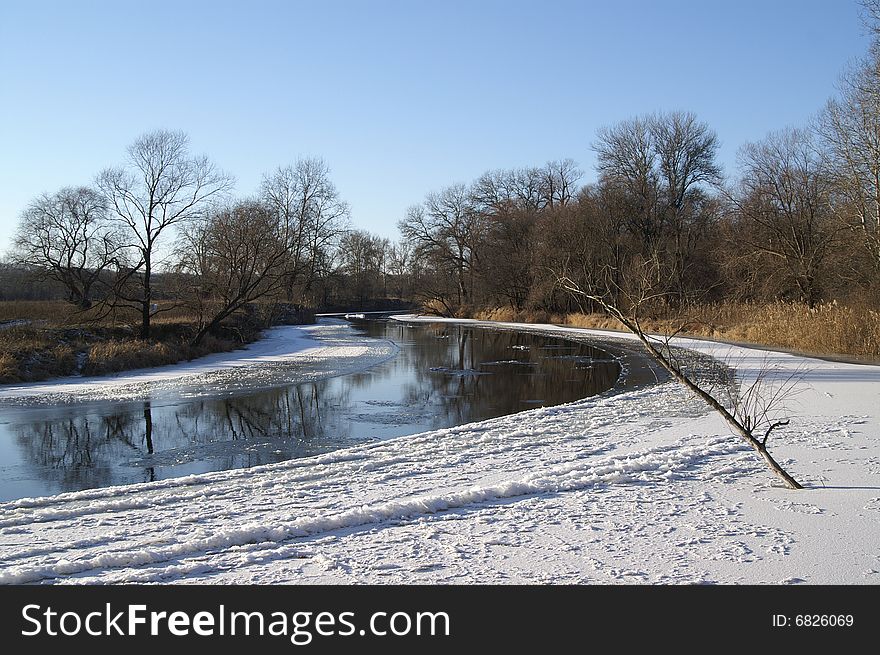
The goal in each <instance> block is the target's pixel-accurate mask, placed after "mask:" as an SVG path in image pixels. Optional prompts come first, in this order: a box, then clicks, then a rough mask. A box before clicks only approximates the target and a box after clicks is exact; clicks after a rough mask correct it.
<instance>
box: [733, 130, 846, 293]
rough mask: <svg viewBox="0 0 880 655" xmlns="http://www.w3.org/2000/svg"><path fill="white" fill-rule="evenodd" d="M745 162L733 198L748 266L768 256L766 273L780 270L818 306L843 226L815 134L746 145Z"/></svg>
mask: <svg viewBox="0 0 880 655" xmlns="http://www.w3.org/2000/svg"><path fill="white" fill-rule="evenodd" d="M740 165H741V168H742V171H743V172H742V178H741V182H740V189H739V192H738V193H737V194H735V195H734V196H732V199H733V201H734V204H735V207H736V212H737V216H736V217H734V219H735V220H739V221H741V222H742V223H743V225H742V229H740V230H738V231H737V235H738V240H739V241H740V243H742V244H744V245H745V246H746V252H745V256H747V257H748V258H749V266H752V267H758V266H760V265H761V259H760V256H763V257H764V258H765V259H769V263H768V266H769V269H770V270H769V271H766V272H765V274H766V273H768V272H770V273H772V269H773V268H781V269H782V270H783V271H785V274H786V276H787V277H788V278H789V279H790V280H793V282H794V284H795V285H796V288H797V290H798V293H799V297H800V299H801V300H803V301H804V302H806V303H807V304H808V305H809V306H810V307H812V306H814V305H815V304H816V303H817V302H818V301H819V300H820V299H821V296H822V278H823V275H822V273H823V271H824V269H825V265H826V262H827V260H828V258H829V256H830V254H831V252H832V250H833V247H834V244H835V243H836V240H837V236H838V234H839V232H840V230H841V226H840V224H839V223H838V222H837V221H835V220H833V214H832V209H831V207H832V204H831V194H832V190H831V185H830V180H829V175H828V172H827V169H826V167H825V163H824V161H823V159H822V157H821V155H820V154H819V153H818V152H817V150H816V148H815V146H814V144H813V143H812V139H811V137H810V134H809V133H808V132H805V131H803V130H793V129H790V130H785V131H782V132H777V133H773V134H771V135H770V136H769V137H767V139H765V140H764V141H762V142H759V143H752V144H747V145H746V146H744V147H743V148H742V150H741V151H740ZM756 254H757V255H758V256H757V257H756Z"/></svg>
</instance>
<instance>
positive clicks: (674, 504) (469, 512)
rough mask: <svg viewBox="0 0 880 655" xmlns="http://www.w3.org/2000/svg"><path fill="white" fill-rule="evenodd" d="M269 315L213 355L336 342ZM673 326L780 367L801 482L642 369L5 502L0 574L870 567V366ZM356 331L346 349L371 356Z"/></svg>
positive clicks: (856, 579)
mask: <svg viewBox="0 0 880 655" xmlns="http://www.w3.org/2000/svg"><path fill="white" fill-rule="evenodd" d="M407 320H412V321H416V320H427V319H420V318H418V317H408V318H407ZM430 320H435V319H430ZM507 327H515V328H517V329H537V330H541V331H555V332H558V333H562V334H564V333H571V332H575V333H580V334H586V335H590V336H594V337H601V338H615V339H620V338H625V337H623V336H622V335H620V334H618V333H610V332H602V331H596V330H578V329H573V328H557V327H554V326H515V325H507ZM281 330H282V331H281V332H279V333H273V334H275V335H277V336H278V338H279V339H281V341H282V342H284V343H275V344H274V345H272V344H271V343H269V344H266V343H260V344H255V345H254V347H253V348H252V349H251V350H250V351H243V352H242V353H237V354H235V356H233V357H231V358H230V359H229V360H228V361H227V363H226V364H225V365H228V366H235V367H246V366H248V365H249V364H248V363H247V362H249V361H257V360H256V359H254V358H259V357H270V358H281V359H283V360H285V361H289V362H296V361H298V359H299V358H310V361H318V360H322V361H323V362H324V365H325V366H328V367H330V368H333V369H334V370H342V369H341V367H340V366H337V365H336V360H335V359H334V357H335V355H334V354H333V349H334V348H339V347H352V348H355V347H356V346H355V345H353V344H352V345H351V346H344V345H343V346H340V345H339V344H338V343H337V342H331V341H325V342H324V345H322V344H321V343H320V342H317V341H315V340H314V339H311V337H310V336H309V332H308V331H306V330H302V329H300V328H297V329H296V330H291V331H288V332H286V333H285V332H283V331H284V330H285V328H282V329H281ZM311 336H314V334H312V335H311ZM270 338H274V336H270ZM334 343H335V344H336V345H332V344H334ZM676 345H680V346H682V347H686V348H690V349H693V350H696V351H698V352H700V353H704V354H707V355H711V356H714V357H717V358H719V359H721V360H723V361H726V362H728V363H730V364H731V365H733V366H735V367H736V370H737V372H738V375H739V377H740V379H741V380H744V381H746V383H747V382H748V380H751V379H754V378H755V376H757V375H758V374H759V372H760V371H761V369H762V368H766V367H770V369H771V370H772V371H773V372H774V374H775V375H777V376H779V378H780V379H786V377H787V376H788V375H790V373H792V372H795V373H797V379H796V383H795V386H796V391H797V394H796V395H794V396H793V397H792V398H791V400H790V401H789V404H788V411H789V415H790V417H791V418H792V422H791V424H790V425H789V426H787V427H786V428H783V429H780V430H779V431H778V433H777V432H774V435H773V436H772V437H771V442H770V443H771V451H772V452H773V453H774V454H775V455H776V456H777V458H778V459H779V460H780V461H781V462H782V463H783V464H784V465H785V466H786V467H787V468H788V469H789V470H790V472H791V473H793V474H794V475H795V477H797V478H798V479H799V480H800V481H801V482H802V483H804V484H805V485H806V487H807V488H806V489H804V490H801V491H792V490H789V489H786V488H784V487H782V486H781V485H780V483H779V482H777V480H776V479H775V478H774V477H773V476H772V475H771V474H770V473H769V471H768V470H767V469H766V467H765V466H764V465H763V464H762V463H761V462H760V461H759V460H758V458H757V457H756V456H755V455H754V453H753V452H752V451H750V450H748V449H747V448H746V447H745V446H744V445H743V444H742V442H741V441H740V440H738V439H737V438H735V437H733V436H732V435H731V434H730V431H729V429H728V428H727V426H726V424H725V423H724V422H723V421H722V420H721V419H720V418H719V417H718V416H716V415H715V414H713V413H711V412H709V411H708V410H707V408H706V407H705V406H704V405H702V404H701V403H700V401H698V400H697V399H696V398H694V397H693V396H691V395H689V394H688V392H687V391H686V390H685V389H683V388H682V387H681V386H680V385H678V384H677V383H674V382H663V383H660V384H656V385H653V386H649V387H642V388H639V389H626V388H622V389H618V390H615V391H612V392H608V393H606V394H603V395H600V396H595V397H592V398H589V399H585V400H582V401H579V402H575V403H570V404H567V405H562V406H557V407H550V408H537V409H532V410H529V411H526V412H521V413H518V414H514V415H510V416H505V417H500V418H497V419H491V420H488V421H482V422H479V423H472V424H468V425H462V426H458V427H455V428H449V429H444V430H437V431H433V432H426V433H422V434H419V435H413V436H409V437H402V438H398V439H393V440H388V441H382V442H376V443H371V444H369V445H365V446H361V447H357V448H351V449H346V450H340V451H336V452H333V453H328V454H325V455H321V456H318V457H313V458H308V459H298V460H291V461H287V462H282V463H279V464H272V465H268V466H263V467H257V468H252V469H240V470H233V471H225V472H220V473H209V474H202V475H196V476H190V477H187V478H176V479H173V480H165V481H161V482H157V483H149V484H143V485H132V486H128V487H115V488H106V489H97V490H91V491H84V492H77V493H70V494H62V495H59V496H53V497H47V498H33V499H23V500H19V501H14V502H9V503H5V504H2V505H0V561H2V562H3V564H2V567H0V582H4V583H36V582H60V583H127V582H128V583H131V582H137V583H144V582H175V583H177V582H191V583H208V582H210V583H424V584H436V583H534V584H544V583H630V584H632V583H659V584H669V583H728V584H744V583H774V584H777V583H778V584H783V583H784V584H794V583H801V582H806V583H810V584H832V583H858V584H862V583H870V584H876V583H877V582H878V581H880V573H878V571H880V425H878V419H880V367H878V366H867V365H858V364H845V363H838V362H831V361H825V360H819V359H809V358H803V357H798V356H794V355H789V354H784V353H775V352H767V351H762V350H755V349H749V348H744V347H738V346H728V345H724V344H717V343H713V342H707V341H700V340H688V339H679V340H677V341H676ZM359 347H360V348H363V351H362V352H361V353H360V354H359V355H352V353H349V355H352V356H351V358H350V359H349V360H348V361H347V363H346V366H352V367H353V366H355V362H356V361H360V362H361V364H362V365H368V364H369V363H371V362H374V361H375V360H376V359H378V358H381V357H387V356H388V353H387V345H386V346H385V350H383V348H382V347H378V346H375V347H371V346H370V345H368V344H361V345H360V346H359ZM320 348H324V349H325V350H324V351H320V350H319V349H320ZM371 348H372V349H371ZM227 357H228V355H227ZM221 361H222V360H221V359H218V360H217V361H216V362H214V363H213V365H217V364H218V363H220V362H221ZM203 364H206V363H205V362H199V363H192V364H191V365H190V367H191V368H189V369H188V370H189V372H188V373H186V375H193V374H194V373H193V371H202V372H204V371H203V370H202V369H201V368H199V367H201V366H202V365H203ZM184 368H186V367H184ZM171 374H173V370H172V369H171V368H168V369H167V370H164V371H162V372H158V371H153V372H150V373H143V374H140V375H145V376H147V378H143V377H141V378H140V379H141V380H144V379H152V378H150V377H149V376H152V375H160V376H161V375H171ZM129 375H130V374H129ZM127 377H128V375H127V376H120V378H121V379H125V378H127ZM163 379H165V378H163ZM95 383H96V382H95V381H92V382H87V383H85V384H95ZM57 384H62V383H60V382H59V383H57ZM64 384H67V382H65V383H64ZM104 384H110V385H113V384H119V379H114V380H113V381H104ZM124 384H129V383H128V382H126V383H124ZM28 393H30V394H31V395H33V394H35V393H38V389H36V388H33V387H30V388H29V391H28Z"/></svg>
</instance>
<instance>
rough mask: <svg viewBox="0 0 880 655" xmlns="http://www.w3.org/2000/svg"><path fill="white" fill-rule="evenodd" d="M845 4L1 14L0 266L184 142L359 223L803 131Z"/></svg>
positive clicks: (109, 9)
mask: <svg viewBox="0 0 880 655" xmlns="http://www.w3.org/2000/svg"><path fill="white" fill-rule="evenodd" d="M867 43H868V37H867V35H866V34H865V31H864V28H863V27H862V25H861V22H860V19H859V7H858V5H857V4H856V2H855V1H854V0H853V1H850V0H775V1H774V0H763V1H755V0H737V1H736V2H730V1H724V2H721V1H714V0H699V1H698V0H658V1H656V2H648V1H646V0H617V1H614V2H612V1H609V0H602V1H592V0H580V1H572V2H563V1H555V0H534V1H531V2H522V1H518V0H508V1H504V2H502V1H498V0H471V1H469V2H466V1H459V0H449V1H441V0H434V1H431V2H426V1H418V0H410V1H408V2H403V1H391V0H381V1H380V0H362V1H360V2H356V1H354V0H351V1H347V2H342V1H318V0H313V1H311V2H300V1H294V0H291V1H288V2H281V1H277V2H270V1H261V0H248V1H244V0H240V1H238V2H223V1H221V0H212V1H211V2H195V1H192V2H187V1H184V0H178V1H177V2H165V1H164V0H151V1H150V2H122V1H120V0H115V1H114V2H98V1H88V0H78V1H76V2H74V1H69V2H45V1H40V0H28V1H18V0H0V152H2V155H0V252H2V251H3V250H5V249H6V247H7V245H8V240H9V238H10V237H11V235H12V233H13V231H14V228H15V224H16V222H17V220H18V215H19V213H20V212H21V210H22V209H23V208H24V207H25V206H26V205H27V203H28V201H29V200H30V199H31V198H33V197H34V196H35V195H37V194H39V193H41V192H44V191H54V190H56V189H58V188H60V187H62V186H66V185H77V184H87V183H89V182H90V181H91V180H92V179H93V177H94V175H95V173H97V172H98V171H99V170H101V169H102V168H104V167H106V166H108V165H112V164H116V163H119V162H120V161H121V160H122V158H123V156H124V151H125V147H126V145H127V144H128V143H130V142H131V141H132V140H133V139H134V138H135V137H137V136H138V135H139V134H141V133H142V132H145V131H148V130H152V129H155V128H171V129H182V130H184V131H186V132H187V133H188V134H189V135H190V138H191V143H192V147H193V150H194V151H196V152H199V153H205V154H207V155H209V156H210V157H211V158H212V159H213V160H214V161H215V162H216V163H217V164H218V165H220V166H221V167H222V168H224V169H225V170H227V171H229V172H230V173H232V174H233V175H235V177H236V178H237V180H238V182H237V186H236V191H237V193H238V194H240V195H248V194H251V193H253V192H254V191H255V190H256V188H257V187H258V185H259V181H260V178H261V176H262V174H263V173H264V172H266V171H268V170H271V169H273V168H275V167H277V166H278V165H283V164H287V163H291V162H293V161H294V160H295V159H296V158H297V157H298V156H302V155H306V156H320V157H323V158H324V159H325V160H326V161H327V163H328V164H329V166H330V168H331V169H332V171H333V178H334V180H335V182H336V185H337V187H338V188H339V190H340V192H341V194H342V196H343V197H344V198H345V199H346V200H347V201H348V202H349V203H350V204H351V207H352V219H353V223H354V224H355V225H356V226H357V227H362V228H364V229H368V230H371V231H373V232H377V233H379V234H382V235H383V236H388V237H391V238H394V237H396V234H397V230H396V223H397V221H398V220H399V219H400V218H402V216H403V214H404V212H405V210H406V208H407V207H408V206H409V205H412V204H414V203H416V202H419V201H420V200H421V199H422V198H423V197H424V195H425V194H426V193H427V192H429V191H432V190H436V189H439V188H441V187H443V186H446V185H447V184H451V183H454V182H468V181H470V180H472V179H473V178H474V177H476V176H477V175H479V174H480V173H482V172H483V171H485V170H488V169H493V168H510V167H518V166H527V165H539V164H542V163H544V162H545V161H547V160H549V159H561V158H565V157H570V158H572V159H574V160H576V161H577V162H579V163H580V164H581V167H582V168H583V169H584V170H585V171H586V173H587V176H586V178H587V179H593V178H594V174H593V171H592V166H593V164H594V161H595V158H594V155H593V153H592V151H591V148H590V144H591V143H592V141H593V140H594V137H595V133H596V130H597V129H598V128H599V127H601V126H603V125H610V124H613V123H615V122H617V121H619V120H622V119H625V118H628V117H631V116H633V115H636V114H643V113H647V112H652V111H657V110H676V109H685V110H691V111H694V112H696V113H697V115H698V116H699V117H700V119H702V120H704V121H706V122H708V123H709V124H710V126H711V127H712V128H714V129H715V130H716V131H717V133H718V135H719V138H720V140H721V142H722V148H721V160H722V163H723V164H724V166H725V168H726V170H727V172H728V173H729V174H730V173H733V166H734V164H735V158H736V151H737V149H738V148H739V146H740V145H742V144H743V143H744V142H746V141H749V140H756V139H760V138H762V137H763V136H764V135H766V133H767V132H768V131H770V130H774V129H779V128H782V127H785V126H788V125H803V124H805V123H806V121H808V120H809V119H810V118H811V116H813V115H814V114H815V113H816V112H817V111H818V110H819V109H820V108H821V106H822V105H823V104H824V102H825V101H826V100H827V98H828V97H829V96H831V95H832V94H833V93H834V91H835V84H836V82H837V79H838V77H839V75H840V73H841V72H842V71H843V69H844V68H845V67H846V65H847V64H848V63H850V62H851V61H852V60H853V59H854V58H856V57H858V56H861V55H862V54H863V53H864V52H865V51H866V49H867Z"/></svg>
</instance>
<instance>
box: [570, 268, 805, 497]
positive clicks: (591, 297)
mask: <svg viewBox="0 0 880 655" xmlns="http://www.w3.org/2000/svg"><path fill="white" fill-rule="evenodd" d="M658 273H659V266H658V263H657V261H656V260H653V261H648V262H646V263H645V264H644V265H642V266H640V267H638V270H637V272H630V275H629V276H628V277H630V285H628V287H627V288H626V289H622V288H615V289H612V288H611V287H612V286H613V283H612V282H611V281H612V280H614V279H615V278H616V277H617V276H614V275H611V274H608V275H605V276H604V278H605V279H604V280H603V283H602V284H601V285H595V286H594V287H593V288H587V289H583V288H581V287H580V286H579V285H578V284H577V283H576V282H574V281H573V280H572V279H571V278H570V277H568V276H566V275H562V276H559V277H558V284H559V285H560V286H561V287H562V288H563V289H564V290H565V291H567V292H569V293H571V294H574V295H575V296H577V297H579V298H581V299H584V300H586V301H588V302H590V303H594V304H595V305H598V306H599V307H601V308H602V309H603V310H604V311H605V312H607V313H608V314H609V315H611V316H612V317H614V318H615V319H617V320H618V321H619V322H620V323H621V324H623V326H624V327H626V329H627V330H629V331H630V332H632V333H633V334H634V335H635V336H636V337H637V338H638V340H639V341H641V342H642V344H643V345H644V346H645V348H646V349H647V350H648V352H649V353H650V354H651V356H652V357H653V358H654V359H656V360H657V361H658V362H659V363H660V365H661V366H662V367H663V368H664V369H666V370H667V371H668V372H669V374H670V375H672V377H673V378H675V379H676V380H677V381H678V382H680V383H681V384H683V385H684V386H685V387H687V388H688V389H689V390H690V391H692V392H693V393H694V394H696V395H697V396H698V397H699V398H701V399H702V400H703V401H705V402H706V404H708V405H709V406H710V407H711V408H712V409H714V410H715V411H717V412H718V413H719V414H720V415H721V416H722V417H723V418H724V420H725V421H726V422H727V424H728V425H730V427H731V428H733V430H734V431H735V432H736V433H737V434H739V435H740V436H741V437H742V438H743V439H744V440H745V442H746V443H747V444H748V445H749V446H751V448H753V449H754V450H755V451H756V452H757V453H758V455H760V457H761V458H762V459H763V460H764V461H765V462H766V463H767V465H768V466H769V467H770V469H771V470H772V471H773V473H774V474H776V475H777V476H778V477H779V478H781V479H782V480H783V481H784V482H785V484H786V485H787V486H788V487H789V488H791V489H801V488H802V486H801V485H800V484H799V483H798V482H797V480H795V479H794V478H793V477H792V476H791V475H789V474H788V472H786V470H785V469H784V468H782V466H781V465H780V464H779V462H777V461H776V459H774V457H773V456H772V455H771V454H770V452H769V450H768V449H767V440H768V439H769V437H770V434H771V433H772V432H773V430H776V429H777V428H780V427H783V426H784V425H787V424H788V421H779V420H774V418H773V410H774V409H775V407H776V406H777V405H778V403H779V402H780V401H781V399H782V398H783V397H784V395H785V393H786V391H787V390H790V389H791V386H792V384H793V381H794V379H793V378H792V377H789V378H788V379H786V380H784V381H783V382H782V384H781V385H777V388H776V390H775V391H774V390H772V389H771V388H770V386H771V385H768V384H767V382H768V380H767V379H766V375H765V374H761V375H759V376H758V378H757V379H756V380H755V381H754V382H753V383H752V385H751V386H750V387H748V388H747V389H746V391H745V393H744V394H736V395H732V396H731V402H730V403H729V405H730V406H729V408H728V407H725V406H724V404H723V403H722V402H720V401H719V400H718V399H717V398H716V397H715V396H714V395H712V394H711V393H710V392H709V391H707V390H706V389H703V388H702V387H701V386H700V385H699V384H697V383H696V382H695V381H694V380H693V379H692V378H691V376H689V375H688V374H687V373H686V372H685V371H684V370H683V367H682V366H681V364H680V363H679V362H678V361H677V359H676V357H675V355H674V351H673V349H672V347H671V341H672V339H673V337H674V336H675V335H676V334H678V333H679V332H681V330H680V329H679V330H673V331H671V332H670V333H669V334H667V335H665V336H663V337H654V336H651V335H649V334H647V333H646V332H645V329H644V328H643V326H642V320H643V316H642V311H644V310H645V309H647V307H649V306H650V305H651V304H652V303H654V302H655V301H657V300H662V298H663V297H664V296H665V295H666V294H665V292H662V291H660V292H658V291H655V289H656V288H657V287H656V286H655V280H656V279H657V277H658ZM633 278H637V279H633ZM615 299H616V300H615ZM760 430H764V433H763V434H761V433H760Z"/></svg>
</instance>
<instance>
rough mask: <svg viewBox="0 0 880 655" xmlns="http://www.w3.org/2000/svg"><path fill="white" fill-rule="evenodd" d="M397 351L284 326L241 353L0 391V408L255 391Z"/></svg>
mask: <svg viewBox="0 0 880 655" xmlns="http://www.w3.org/2000/svg"><path fill="white" fill-rule="evenodd" d="M396 352H397V349H396V347H395V346H394V344H392V343H390V342H385V341H377V340H367V339H364V338H360V337H354V336H352V334H351V333H350V329H349V326H348V324H347V323H344V322H341V321H338V322H333V323H329V324H328V323H322V324H318V325H286V326H280V327H274V328H271V329H269V330H266V332H265V334H264V336H263V337H262V338H261V339H260V340H258V341H255V342H254V343H251V344H248V345H247V346H245V347H243V348H242V349H240V350H235V351H232V352H226V353H217V354H214V355H207V356H205V357H200V358H198V359H195V360H192V361H190V362H179V363H177V364H170V365H168V366H159V367H155V368H147V369H139V370H135V371H125V372H123V373H118V374H115V375H104V376H94V377H66V378H57V379H55V380H48V381H44V382H32V383H27V384H20V385H3V386H0V403H2V402H4V401H11V402H17V403H57V402H71V401H79V400H94V399H107V398H112V399H114V400H130V399H135V398H140V397H146V396H151V395H152V396H155V395H156V394H157V393H169V394H170V393H174V394H181V395H190V396H191V395H211V393H213V392H215V391H217V390H218V389H220V390H222V389H229V390H234V389H253V388H260V387H268V386H274V385H275V384H282V383H283V384H289V383H290V381H291V376H290V368H291V367H295V368H296V369H297V372H298V374H299V376H300V377H303V378H304V379H306V377H307V376H305V377H304V375H303V373H304V371H305V370H306V369H313V374H314V375H318V376H320V377H326V376H328V375H339V374H342V373H348V372H352V371H356V370H361V369H364V368H368V367H369V366H372V365H374V364H377V363H379V362H381V361H384V360H385V359H388V357H391V356H393V355H394V354H395V353H396Z"/></svg>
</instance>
